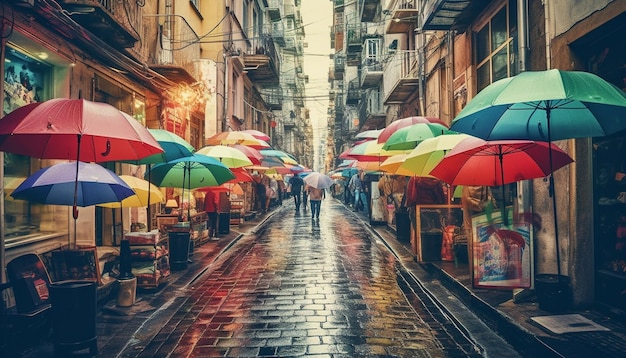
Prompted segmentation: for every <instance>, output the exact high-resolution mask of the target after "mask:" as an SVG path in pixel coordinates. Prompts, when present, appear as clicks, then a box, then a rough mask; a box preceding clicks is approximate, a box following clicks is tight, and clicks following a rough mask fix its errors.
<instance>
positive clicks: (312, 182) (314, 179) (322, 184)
mask: <svg viewBox="0 0 626 358" xmlns="http://www.w3.org/2000/svg"><path fill="white" fill-rule="evenodd" d="M302 180H304V183H305V184H307V185H309V186H312V187H314V188H317V189H326V188H330V187H331V186H332V185H333V184H334V182H333V179H332V178H331V177H329V176H328V175H326V174H322V173H319V172H312V173H311V174H308V175H307V176H305V177H304V178H303V179H302Z"/></svg>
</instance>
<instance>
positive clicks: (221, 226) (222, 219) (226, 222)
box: [217, 213, 230, 235]
mask: <svg viewBox="0 0 626 358" xmlns="http://www.w3.org/2000/svg"><path fill="white" fill-rule="evenodd" d="M217 217H218V218H217V221H218V224H217V232H218V233H219V234H224V235H228V234H230V213H219V214H217Z"/></svg>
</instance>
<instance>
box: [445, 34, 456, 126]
mask: <svg viewBox="0 0 626 358" xmlns="http://www.w3.org/2000/svg"><path fill="white" fill-rule="evenodd" d="M454 34H455V31H452V30H450V31H448V34H447V35H448V36H447V37H448V39H447V41H448V61H446V67H447V71H446V73H447V78H446V80H447V81H448V103H447V105H448V115H449V116H450V122H452V119H454Z"/></svg>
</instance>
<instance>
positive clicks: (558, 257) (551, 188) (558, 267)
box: [546, 101, 561, 281]
mask: <svg viewBox="0 0 626 358" xmlns="http://www.w3.org/2000/svg"><path fill="white" fill-rule="evenodd" d="M546 121H547V124H548V156H549V157H548V158H549V159H550V182H549V188H548V193H549V195H550V196H551V197H552V214H553V217H554V236H555V238H556V241H555V244H554V248H555V250H556V272H557V276H556V277H557V281H558V280H560V278H561V253H560V250H559V223H558V221H557V210H556V193H555V192H554V171H553V169H552V168H553V167H552V150H551V149H552V148H551V145H552V136H551V133H550V101H548V103H547V104H546Z"/></svg>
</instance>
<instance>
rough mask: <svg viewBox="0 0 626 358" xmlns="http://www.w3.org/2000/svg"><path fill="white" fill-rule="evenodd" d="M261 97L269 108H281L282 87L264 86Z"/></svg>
mask: <svg viewBox="0 0 626 358" xmlns="http://www.w3.org/2000/svg"><path fill="white" fill-rule="evenodd" d="M261 97H262V98H263V100H264V101H265V104H267V105H268V106H269V107H270V110H272V111H273V110H281V109H283V89H282V88H280V87H274V88H266V89H264V90H263V92H262V93H261Z"/></svg>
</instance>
